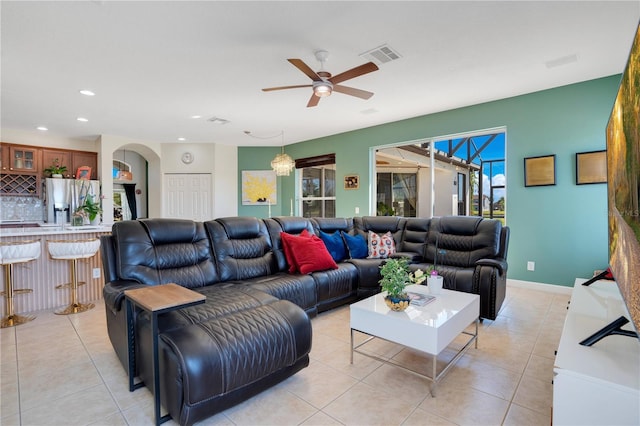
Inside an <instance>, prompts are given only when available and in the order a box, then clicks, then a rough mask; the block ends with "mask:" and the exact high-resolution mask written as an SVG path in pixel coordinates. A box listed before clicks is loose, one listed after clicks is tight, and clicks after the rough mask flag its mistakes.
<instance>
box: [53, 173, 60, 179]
mask: <svg viewBox="0 0 640 426" xmlns="http://www.w3.org/2000/svg"><path fill="white" fill-rule="evenodd" d="M51 177H52V178H55V179H62V175H61V174H60V173H53V174H52V175H51Z"/></svg>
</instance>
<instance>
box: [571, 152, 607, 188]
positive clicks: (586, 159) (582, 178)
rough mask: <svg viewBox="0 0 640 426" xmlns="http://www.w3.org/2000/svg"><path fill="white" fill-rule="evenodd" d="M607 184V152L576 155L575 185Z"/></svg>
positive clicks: (579, 153)
mask: <svg viewBox="0 0 640 426" xmlns="http://www.w3.org/2000/svg"><path fill="white" fill-rule="evenodd" d="M591 183H607V151H591V152H578V153H576V185H586V184H591Z"/></svg>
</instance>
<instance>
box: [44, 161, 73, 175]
mask: <svg viewBox="0 0 640 426" xmlns="http://www.w3.org/2000/svg"><path fill="white" fill-rule="evenodd" d="M66 171H67V166H64V165H61V164H60V160H59V159H58V158H56V159H55V160H53V164H51V166H49V167H47V168H46V169H44V172H45V173H47V174H48V175H50V176H51V177H52V178H61V177H62V174H63V173H65V172H66Z"/></svg>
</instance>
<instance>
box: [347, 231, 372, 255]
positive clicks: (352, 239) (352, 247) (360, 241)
mask: <svg viewBox="0 0 640 426" xmlns="http://www.w3.org/2000/svg"><path fill="white" fill-rule="evenodd" d="M341 235H342V238H343V239H344V242H345V243H346V244H347V249H348V250H349V257H350V258H351V259H364V258H365V257H367V255H368V254H369V253H368V248H367V242H366V241H365V240H364V238H362V235H356V236H353V235H349V234H347V233H346V232H341Z"/></svg>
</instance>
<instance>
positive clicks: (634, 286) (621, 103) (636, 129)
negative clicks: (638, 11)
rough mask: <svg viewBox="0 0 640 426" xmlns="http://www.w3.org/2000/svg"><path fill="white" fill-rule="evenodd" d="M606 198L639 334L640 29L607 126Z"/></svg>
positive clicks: (620, 275)
mask: <svg viewBox="0 0 640 426" xmlns="http://www.w3.org/2000/svg"><path fill="white" fill-rule="evenodd" d="M607 197H608V210H609V215H608V216H609V266H610V267H611V271H612V273H613V276H614V278H615V280H616V282H617V284H618V287H619V288H620V293H621V294H622V298H623V299H624V301H625V303H626V306H627V309H628V310H629V314H630V316H631V318H630V320H631V322H632V323H633V325H634V326H635V329H636V332H639V331H640V205H639V199H640V23H639V25H638V29H637V30H636V35H635V38H634V41H633V44H632V46H631V52H630V54H629V60H628V62H627V66H626V68H625V70H624V73H623V75H622V80H621V82H620V87H619V89H618V94H617V96H616V100H615V104H614V106H613V110H612V112H611V117H610V118H609V123H608V125H607ZM639 337H640V334H639Z"/></svg>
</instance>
